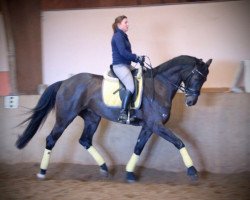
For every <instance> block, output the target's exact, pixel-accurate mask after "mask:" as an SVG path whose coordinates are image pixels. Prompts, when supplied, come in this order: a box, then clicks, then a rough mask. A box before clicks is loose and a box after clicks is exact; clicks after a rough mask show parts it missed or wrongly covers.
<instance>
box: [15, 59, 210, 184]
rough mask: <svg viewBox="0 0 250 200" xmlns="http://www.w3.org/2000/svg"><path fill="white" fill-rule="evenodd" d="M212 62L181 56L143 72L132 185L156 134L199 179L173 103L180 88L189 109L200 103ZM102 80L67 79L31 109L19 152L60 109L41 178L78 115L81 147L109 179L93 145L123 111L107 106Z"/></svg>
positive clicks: (89, 77) (94, 77)
mask: <svg viewBox="0 0 250 200" xmlns="http://www.w3.org/2000/svg"><path fill="white" fill-rule="evenodd" d="M211 62H212V59H209V60H208V61H207V62H206V63H205V62H203V60H202V59H198V58H196V57H192V56H188V55H181V56H178V57H175V58H172V59H171V60H169V61H166V62H164V63H162V64H160V65H159V66H157V67H155V68H151V70H143V72H144V73H143V77H144V82H143V87H144V88H143V96H142V102H141V106H140V108H139V109H137V110H134V115H135V116H136V120H135V121H131V123H130V125H133V126H141V127H142V128H141V131H140V133H139V136H138V139H137V142H136V145H135V147H134V152H133V154H132V156H131V158H130V160H129V161H128V163H127V165H126V173H125V179H126V180H127V182H129V183H131V182H135V181H136V180H137V177H136V174H135V172H134V170H135V167H136V164H137V162H138V160H139V157H140V155H141V152H142V150H143V148H144V146H145V144H146V143H147V141H148V140H149V138H150V137H151V135H152V134H153V133H154V134H156V135H158V136H160V137H162V138H164V139H165V140H167V141H168V142H170V143H172V144H173V145H174V146H175V147H176V148H177V149H178V150H179V152H180V154H181V156H182V159H183V162H184V165H185V166H186V169H187V175H188V177H190V178H191V179H198V171H197V170H196V168H195V167H194V165H193V161H192V159H191V157H190V155H189V153H188V151H187V149H186V147H185V144H184V143H183V141H182V140H181V139H180V138H178V137H177V136H176V134H175V133H174V132H172V131H171V130H170V129H169V128H167V127H166V126H165V124H166V122H167V121H168V119H169V117H170V111H171V105H172V100H173V98H174V96H175V94H176V93H177V91H178V89H181V90H183V92H184V93H185V103H186V105H187V106H193V105H195V104H196V102H197V100H198V97H199V95H200V90H201V88H202V85H203V84H204V82H205V81H206V79H207V75H208V73H209V66H210V64H211ZM152 80H153V81H152ZM102 81H103V76H101V75H96V74H91V73H80V74H76V75H74V76H72V77H70V78H68V79H66V80H63V81H58V82H56V83H54V84H52V85H50V86H49V87H47V89H46V90H45V91H44V93H43V94H42V95H41V97H40V99H39V101H38V103H37V105H36V106H35V108H33V109H32V110H31V112H32V114H31V115H30V117H29V118H27V119H26V120H25V121H24V122H29V123H28V125H27V127H26V129H25V130H24V132H23V134H22V135H20V136H19V137H18V139H17V141H16V147H17V148H18V149H22V148H24V147H25V146H26V145H27V143H28V142H29V141H30V140H31V139H32V137H33V136H34V135H35V134H36V132H37V130H38V128H39V127H40V126H41V124H42V122H44V120H45V119H46V117H47V115H48V114H49V112H50V111H51V110H52V109H53V108H55V110H56V122H55V124H54V127H53V129H52V131H51V132H50V134H49V135H48V136H47V137H46V147H45V151H44V154H43V158H42V161H41V165H40V171H39V173H38V174H37V177H38V178H40V179H44V178H45V176H46V172H47V168H48V164H49V160H50V154H51V151H52V149H53V148H54V146H55V144H56V142H57V140H58V139H59V138H60V136H61V135H62V134H63V132H64V130H65V129H66V128H67V126H68V125H69V124H70V123H71V122H72V121H73V120H74V119H75V118H76V117H77V116H80V117H81V118H82V119H83V120H84V130H83V132H82V135H81V137H80V139H79V143H80V144H81V145H82V146H83V147H84V148H85V149H86V150H87V151H88V152H89V153H90V154H91V155H92V157H93V158H94V160H95V161H96V162H97V164H98V165H99V167H100V171H101V172H102V173H103V174H105V175H108V174H109V170H108V167H107V165H106V162H105V160H104V159H103V157H102V156H101V155H100V154H99V152H98V151H97V150H96V149H95V148H94V146H93V145H92V139H93V135H94V133H95V131H96V129H97V127H98V125H99V123H100V120H101V118H102V117H103V118H105V119H107V120H110V121H113V122H117V123H118V116H119V112H120V108H113V107H112V108H111V107H108V106H106V105H105V104H104V102H103V99H102ZM183 84H184V86H183Z"/></svg>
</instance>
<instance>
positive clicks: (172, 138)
mask: <svg viewBox="0 0 250 200" xmlns="http://www.w3.org/2000/svg"><path fill="white" fill-rule="evenodd" d="M153 131H154V133H156V134H157V135H159V136H161V137H162V138H164V139H165V140H167V141H169V142H171V143H172V144H173V145H174V146H175V147H176V148H177V149H179V151H180V154H181V156H182V159H183V162H184V164H185V166H186V167H187V175H188V176H189V177H191V179H192V180H196V179H197V178H198V172H197V170H196V169H195V167H194V166H193V161H192V159H191V157H190V156H189V154H188V151H187V149H186V147H185V145H184V143H183V142H182V140H181V139H180V138H178V137H177V136H176V135H175V134H174V133H173V132H172V131H171V130H170V129H169V128H167V127H165V126H164V125H163V124H162V123H155V124H154V126H153Z"/></svg>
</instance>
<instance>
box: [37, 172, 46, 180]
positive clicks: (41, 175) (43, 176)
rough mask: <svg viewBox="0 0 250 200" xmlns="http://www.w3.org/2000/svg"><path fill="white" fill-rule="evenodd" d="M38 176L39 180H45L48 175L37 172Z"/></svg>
mask: <svg viewBox="0 0 250 200" xmlns="http://www.w3.org/2000/svg"><path fill="white" fill-rule="evenodd" d="M36 177H37V178H38V179H39V180H44V179H45V177H46V176H45V174H40V173H37V174H36Z"/></svg>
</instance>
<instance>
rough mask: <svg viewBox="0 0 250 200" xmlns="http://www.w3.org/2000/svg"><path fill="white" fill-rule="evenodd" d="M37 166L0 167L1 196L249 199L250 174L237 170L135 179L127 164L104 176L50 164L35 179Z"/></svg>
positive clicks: (3, 199) (142, 174) (149, 173)
mask: <svg viewBox="0 0 250 200" xmlns="http://www.w3.org/2000/svg"><path fill="white" fill-rule="evenodd" d="M38 169H39V164H35V163H24V164H16V165H6V164H1V166H0V200H7V199H22V200H23V199H35V200H39V199H42V200H45V199H46V200H50V199H53V200H54V199H60V200H64V199H70V200H74V199H86V200H91V199H93V200H98V199H109V200H110V199H114V200H116V199H136V200H140V199H144V200H145V199H150V200H156V199H168V200H172V199H174V200H177V199H182V200H183V199H185V200H189V199H192V200H194V199H199V200H207V199H212V200H217V199H218V200H223V199H234V200H247V199H249V200H250V184H249V181H250V172H244V173H238V174H211V173H204V172H203V173H201V174H200V178H199V181H197V182H192V181H190V180H189V178H188V177H187V176H186V175H185V173H173V172H162V171H157V170H153V169H145V168H138V169H137V174H138V175H139V180H138V182H137V183H133V184H128V183H126V182H125V180H124V169H125V166H115V167H113V169H111V175H110V176H109V177H108V178H107V177H103V176H102V175H100V174H99V169H98V167H97V166H83V165H77V164H50V166H49V169H48V173H47V178H46V180H44V181H41V180H37V179H36V176H35V174H36V173H37V171H38Z"/></svg>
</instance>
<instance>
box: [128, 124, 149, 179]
mask: <svg viewBox="0 0 250 200" xmlns="http://www.w3.org/2000/svg"><path fill="white" fill-rule="evenodd" d="M151 135H152V131H151V130H150V129H149V128H148V127H147V126H146V125H145V126H143V127H142V129H141V132H140V134H139V137H138V139H137V142H136V145H135V148H134V153H133V155H132V156H131V158H130V160H129V162H128V164H127V166H126V180H127V182H129V183H133V182H135V181H136V177H135V174H134V169H135V167H136V164H137V162H138V160H139V157H140V155H141V152H142V150H143V148H144V146H145V144H146V143H147V141H148V139H149V138H150V136H151Z"/></svg>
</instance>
